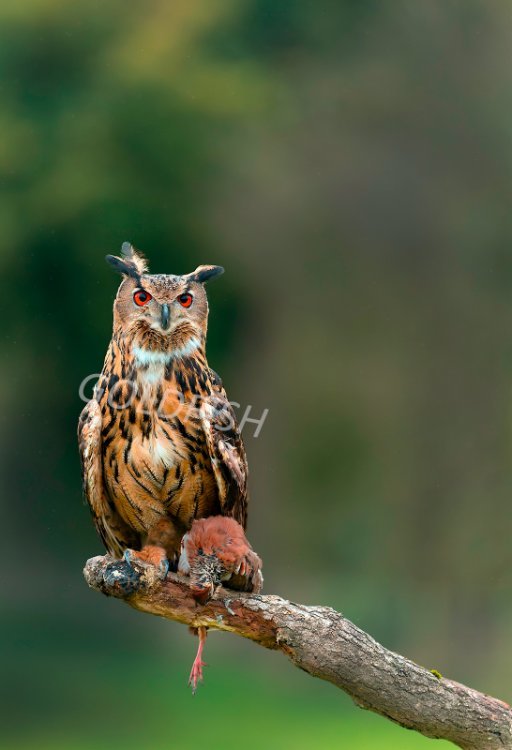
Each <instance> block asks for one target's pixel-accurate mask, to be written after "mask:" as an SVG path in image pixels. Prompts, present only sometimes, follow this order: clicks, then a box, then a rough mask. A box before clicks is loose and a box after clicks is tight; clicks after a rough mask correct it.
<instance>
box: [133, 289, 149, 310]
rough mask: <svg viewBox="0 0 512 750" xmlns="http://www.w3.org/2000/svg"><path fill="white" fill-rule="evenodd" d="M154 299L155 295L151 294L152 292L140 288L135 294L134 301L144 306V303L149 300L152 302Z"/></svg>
mask: <svg viewBox="0 0 512 750" xmlns="http://www.w3.org/2000/svg"><path fill="white" fill-rule="evenodd" d="M152 299H153V297H152V296H151V295H150V293H149V292H145V291H144V289H139V290H138V291H136V292H135V294H134V295H133V301H134V302H135V304H136V305H138V306H139V307H144V305H147V304H148V302H150V301H151V300H152Z"/></svg>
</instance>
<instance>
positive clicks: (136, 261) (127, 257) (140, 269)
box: [105, 242, 148, 282]
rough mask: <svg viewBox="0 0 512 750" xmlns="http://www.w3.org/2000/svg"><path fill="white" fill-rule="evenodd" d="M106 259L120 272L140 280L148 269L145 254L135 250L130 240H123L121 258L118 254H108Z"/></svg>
mask: <svg viewBox="0 0 512 750" xmlns="http://www.w3.org/2000/svg"><path fill="white" fill-rule="evenodd" d="M105 260H106V261H107V263H109V264H110V265H111V266H112V267H113V268H115V270H116V271H118V272H119V273H122V274H124V275H125V276H130V277H131V278H132V279H135V280H136V281H139V282H140V277H141V276H142V274H143V273H145V272H146V271H147V270H148V265H147V261H146V259H145V258H144V256H143V255H142V254H141V253H139V252H138V250H135V248H134V247H133V245H131V244H130V243H129V242H123V245H122V247H121V257H120V258H119V257H118V256H117V255H107V257H106V258H105Z"/></svg>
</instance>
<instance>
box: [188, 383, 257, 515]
mask: <svg viewBox="0 0 512 750" xmlns="http://www.w3.org/2000/svg"><path fill="white" fill-rule="evenodd" d="M212 376H214V377H212V380H213V392H212V394H211V395H210V396H209V397H208V398H207V399H204V400H203V401H202V404H201V409H200V413H201V422H202V426H203V430H204V433H205V436H206V442H207V445H208V450H209V453H210V459H211V462H212V466H213V471H214V474H215V479H216V481H217V486H218V489H219V499H220V506H221V512H222V515H223V516H230V517H231V518H234V519H235V520H236V521H238V523H239V524H240V525H241V526H243V528H244V529H245V526H246V523H247V478H248V466H247V457H246V454H245V448H244V444H243V441H242V436H241V434H240V429H239V427H238V424H237V421H236V416H235V413H234V411H233V408H232V406H231V404H230V403H229V401H228V397H227V395H226V392H225V390H224V388H223V387H222V382H221V381H220V378H219V377H218V376H217V375H215V373H213V371H212Z"/></svg>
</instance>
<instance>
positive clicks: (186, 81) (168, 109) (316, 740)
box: [0, 0, 512, 750]
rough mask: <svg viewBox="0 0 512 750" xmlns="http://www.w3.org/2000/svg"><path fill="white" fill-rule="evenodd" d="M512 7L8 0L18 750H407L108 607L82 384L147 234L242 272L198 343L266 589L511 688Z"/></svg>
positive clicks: (4, 123)
mask: <svg viewBox="0 0 512 750" xmlns="http://www.w3.org/2000/svg"><path fill="white" fill-rule="evenodd" d="M511 48H512V9H511V8H510V7H508V6H507V5H506V4H503V3H501V2H498V1H497V0H486V2H485V3H484V2H476V1H475V0H450V2H446V1H444V2H442V1H441V0H433V1H432V2H429V3H410V2H407V1H406V0H402V1H396V2H382V1H381V2H376V0H357V1H356V0H338V2H326V3H310V2H306V1H305V0H301V1H299V2H290V1H289V0H280V1H279V2H278V1H277V0H248V1H247V2H244V3H235V2H232V1H231V2H230V1H229V0H221V1H220V2H216V1H213V2H212V0H187V1H186V2H185V1H184V0H176V1H175V2H172V3H170V2H165V1H164V0H150V1H149V2H144V3H142V2H132V3H127V2H121V0H108V1H107V2H101V3H100V2H97V1H95V2H87V3H71V2H64V1H63V0H26V2H23V3H20V2H19V1H18V0H3V2H2V4H1V6H0V70H1V78H0V175H1V186H2V195H1V201H0V227H1V235H0V263H1V270H2V289H3V295H2V301H3V303H4V305H3V307H4V316H3V325H2V345H3V346H2V349H3V366H2V368H1V373H0V385H1V387H0V406H1V415H2V418H3V432H2V436H3V437H2V450H1V459H2V462H3V464H4V465H3V471H2V479H3V485H4V486H3V489H2V499H3V503H2V528H3V541H2V558H3V562H2V571H3V576H2V580H3V597H2V599H3V603H2V610H3V611H2V616H1V618H0V642H1V643H2V647H3V650H4V651H5V654H4V655H2V673H3V675H2V676H3V678H4V679H3V680H2V683H3V685H2V690H3V691H4V694H3V695H2V696H1V699H0V712H1V713H2V726H3V729H2V731H1V739H0V742H1V743H4V746H5V747H6V748H9V749H10V748H14V749H18V750H21V749H23V750H29V749H30V750H32V748H36V747H37V748H38V749H39V748H40V749H41V750H44V749H45V748H52V750H53V748H60V747H62V748H66V750H90V749H91V750H92V748H94V749H95V750H96V749H98V750H103V748H105V749H106V748H108V749H109V750H118V748H119V750H120V749H121V748H122V749H123V750H131V748H140V747H148V748H152V749H155V750H160V749H163V748H169V747H177V746H179V745H182V746H184V747H189V748H196V747H202V746H205V745H207V746H208V747H210V748H214V749H216V748H225V749H226V750H234V748H239V746H240V737H241V736H243V737H244V745H245V746H246V747H247V748H255V749H256V748H258V749H259V748H261V747H262V746H266V747H268V748H272V749H273V748H275V749H276V750H277V749H278V748H282V747H292V746H293V747H295V748H298V749H299V750H300V749H301V748H310V747H318V748H326V749H327V748H333V747H338V746H343V747H351V748H358V749H359V748H361V749H362V750H365V748H372V749H374V748H375V749H378V750H380V749H381V748H402V747H403V748H416V747H418V748H419V747H426V746H427V745H428V744H429V742H430V741H428V740H424V739H422V738H416V737H415V736H413V735H411V734H410V733H407V732H405V731H403V730H401V729H399V728H396V727H394V726H391V725H389V724H388V723H387V722H385V721H384V720H382V719H379V718H377V717H374V716H371V715H367V714H364V713H363V712H358V711H357V710H356V709H355V708H353V707H352V705H351V704H350V702H349V700H348V699H347V698H345V697H344V696H343V695H342V694H340V693H339V692H338V691H336V690H335V689H334V688H332V687H330V686H328V685H324V684H322V683H317V682H315V681H313V680H311V679H310V678H307V677H306V676H305V675H302V674H301V673H299V672H298V671H297V670H294V669H293V668H292V667H291V666H290V665H288V664H287V663H286V661H285V660H284V659H283V658H282V657H279V656H277V655H275V654H269V653H266V652H264V651H263V650H261V649H258V648H256V647H255V646H253V645H252V644H249V643H245V642H241V641H238V640H237V639H235V638H233V637H229V636H223V635H217V634H214V635H212V637H211V638H210V640H209V643H208V653H207V660H208V662H209V664H210V667H209V669H208V670H207V677H206V683H205V685H204V687H203V688H202V689H201V691H200V693H199V694H198V696H197V697H196V699H195V700H192V698H191V697H190V695H189V693H188V690H187V687H186V679H187V674H188V669H189V666H190V662H191V659H192V657H193V653H194V650H195V643H194V642H193V641H192V639H191V638H190V636H189V635H188V634H187V633H186V630H185V628H183V627H181V626H179V625H176V624H172V623H166V622H164V621H159V620H156V619H152V618H150V617H144V616H141V615H139V614H137V613H134V612H132V611H131V610H130V609H129V608H127V607H124V606H122V605H121V604H120V603H116V602H114V601H109V600H107V599H102V598H101V597H99V596H97V595H95V594H92V593H90V592H89V591H88V590H87V588H86V586H85V584H84V582H83V580H82V576H81V569H82V565H83V562H84V561H85V559H86V558H87V557H89V556H92V555H94V554H97V553H100V552H101V546H100V542H99V540H98V539H97V537H96V535H95V532H94V530H93V527H92V523H91V521H90V518H89V513H88V510H87V508H86V507H85V506H84V505H83V503H82V499H81V491H80V476H79V464H78V457H77V450H76V445H75V425H76V421H77V417H78V413H79V411H80V409H81V402H80V399H79V397H78V388H79V384H80V382H81V381H82V379H83V378H84V377H85V376H87V375H88V374H89V373H94V372H98V370H99V368H101V364H102V360H103V355H104V352H105V349H106V346H107V343H108V341H109V337H110V326H111V305H112V300H113V296H114V293H115V289H116V286H117V283H118V279H117V278H116V277H115V275H114V274H112V272H111V271H110V270H109V269H108V267H107V266H106V264H105V263H104V261H103V256H104V255H105V254H106V253H107V252H112V251H116V250H118V249H119V247H120V245H121V243H122V241H124V240H130V241H131V242H133V243H134V244H135V245H136V246H138V247H140V248H141V249H142V250H143V251H145V252H146V253H147V255H148V256H149V258H150V261H151V265H152V269H153V270H154V271H157V272H174V273H181V272H188V271H190V270H192V269H193V268H194V267H195V266H196V265H197V264H199V263H219V264H222V265H224V266H225V267H226V269H227V273H226V275H225V276H224V277H222V279H220V280H219V281H216V282H215V283H212V285H211V286H210V287H209V294H210V300H211V324H210V339H209V359H210V363H211V365H212V366H213V367H214V368H215V369H216V370H218V371H219V372H220V373H221V374H222V376H223V379H224V381H225V383H226V385H227V388H228V392H229V395H230V397H231V398H232V399H235V400H237V401H239V402H240V403H241V404H242V405H243V408H244V409H245V407H246V406H248V405H252V407H253V413H252V416H255V417H258V416H259V415H261V413H262V412H263V410H264V409H267V408H268V409H269V410H270V413H269V416H268V419H267V421H266V423H265V426H264V428H263V430H262V432H261V434H260V436H259V437H258V438H257V439H254V438H253V437H252V431H251V429H250V428H247V429H246V431H245V437H246V441H247V448H248V453H249V459H250V466H251V473H252V504H251V514H250V528H249V535H250V537H251V539H252V541H253V543H254V546H255V547H256V549H257V550H258V551H259V552H260V553H261V555H262V556H263V558H264V561H265V570H266V589H267V591H269V592H279V593H282V594H285V595H286V596H288V597H290V598H293V599H296V600H299V601H304V602H309V603H325V604H331V605H333V606H335V607H338V608H341V609H342V610H343V612H344V613H345V614H346V615H347V616H349V617H350V618H351V619H352V620H355V621H356V622H357V623H358V624H359V625H360V626H361V627H363V628H364V629H366V630H368V631H369V632H371V633H372V634H373V635H374V636H375V637H376V638H378V639H379V640H380V641H382V642H383V643H384V644H385V645H387V646H389V647H391V648H393V649H395V650H398V651H400V652H402V653H405V654H406V655H408V656H410V657H411V658H413V659H415V660H416V661H418V662H419V663H421V664H424V665H426V666H428V667H430V668H436V669H438V670H440V671H441V672H442V673H443V674H449V675H450V676H451V677H453V678H455V679H458V680H461V681H467V682H469V683H471V684H472V685H474V686H475V687H477V688H479V689H481V690H483V691H488V692H490V693H495V694H497V695H499V696H500V697H503V698H504V699H507V700H509V701H510V699H511V698H512V693H511V690H510V676H511V674H512V647H511V645H510V632H511V628H512V602H511V596H510V591H511V586H512V572H511V552H510V538H511V534H512V514H511V512H510V498H511V495H512V444H511V442H512V440H511V439H512V434H511V424H512V388H511V384H512V344H511V332H512V251H511V247H512V211H511V195H512V135H511V133H512V127H511V126H512V94H511V92H512V66H511V55H510V50H511Z"/></svg>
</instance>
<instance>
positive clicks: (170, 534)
mask: <svg viewBox="0 0 512 750" xmlns="http://www.w3.org/2000/svg"><path fill="white" fill-rule="evenodd" d="M107 261H108V262H109V263H110V265H112V266H113V267H114V268H115V269H116V270H117V271H118V272H120V273H121V274H122V276H123V279H122V282H121V285H120V287H119V290H118V293H117V296H116V299H115V303H114V326H113V335H112V340H111V342H110V346H109V348H108V351H107V355H106V358H105V364H104V367H103V372H102V375H101V377H100V379H99V381H98V384H97V386H96V388H95V391H94V397H93V399H92V400H91V401H90V402H89V403H88V404H87V406H86V407H85V409H84V410H83V412H82V414H81V416H80V422H79V428H78V434H79V445H80V455H81V460H82V475H83V484H84V492H85V497H86V499H87V501H88V503H89V506H90V508H91V511H92V515H93V519H94V523H95V525H96V528H97V530H98V533H99V534H100V536H101V538H102V540H103V543H104V544H105V547H106V548H107V550H108V552H110V553H111V554H112V555H114V556H115V557H122V556H123V555H124V556H125V557H126V559H127V560H128V561H129V560H130V559H132V558H133V557H134V556H135V557H137V558H138V559H139V561H140V562H142V563H143V564H150V565H155V566H156V567H157V568H159V569H160V570H161V571H162V574H163V575H165V573H166V572H167V569H168V567H169V564H170V565H171V566H172V567H173V569H176V565H177V561H178V558H179V553H180V548H181V541H182V538H183V536H184V534H185V533H186V532H187V531H188V530H189V529H190V528H191V526H192V522H193V521H194V519H196V518H206V517H209V516H216V515H220V516H228V517H231V518H233V519H235V520H236V521H237V522H238V523H240V524H241V525H242V526H243V527H244V528H245V525H246V517H247V461H246V456H245V450H244V446H243V442H242V438H241V435H240V431H239V428H238V426H237V423H236V419H235V416H234V413H233V410H232V408H231V405H230V403H229V401H228V399H227V396H226V393H225V391H224V389H223V387H222V383H221V381H220V379H219V377H218V375H216V374H215V372H214V371H213V370H211V369H210V368H209V367H208V363H207V360H206V354H205V343H206V331H207V321H208V302H207V298H206V291H205V288H204V283H205V282H206V281H208V280H210V279H213V278H214V277H216V276H218V275H219V274H221V273H222V272H223V269H222V268H221V267H219V266H199V267H198V268H197V269H196V270H195V271H193V272H192V273H190V274H187V275H185V276H174V275H151V274H149V273H148V269H147V264H146V261H145V259H144V258H143V256H142V255H141V254H140V253H138V252H137V251H136V250H135V249H134V248H133V247H132V246H131V245H130V244H128V243H124V245H123V247H122V251H121V256H120V257H117V256H112V255H109V256H107Z"/></svg>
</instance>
